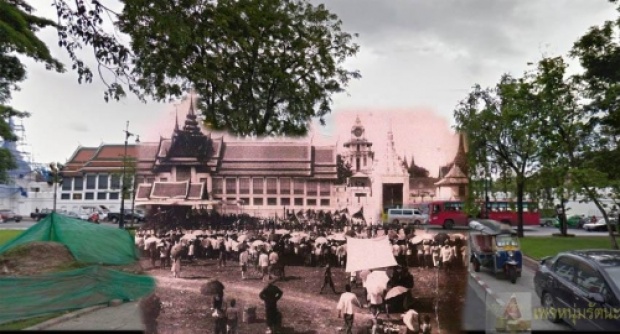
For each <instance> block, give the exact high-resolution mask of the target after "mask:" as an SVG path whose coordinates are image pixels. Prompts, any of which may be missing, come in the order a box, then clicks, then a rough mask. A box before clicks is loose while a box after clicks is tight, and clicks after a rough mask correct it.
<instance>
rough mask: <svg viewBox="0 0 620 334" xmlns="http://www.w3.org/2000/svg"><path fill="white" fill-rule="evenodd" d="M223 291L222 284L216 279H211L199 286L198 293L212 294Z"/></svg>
mask: <svg viewBox="0 0 620 334" xmlns="http://www.w3.org/2000/svg"><path fill="white" fill-rule="evenodd" d="M223 291H224V284H222V282H220V281H218V280H212V281H209V282H207V283H205V284H203V285H202V286H201V287H200V293H202V294H203V295H205V296H208V295H214V294H217V293H221V292H223Z"/></svg>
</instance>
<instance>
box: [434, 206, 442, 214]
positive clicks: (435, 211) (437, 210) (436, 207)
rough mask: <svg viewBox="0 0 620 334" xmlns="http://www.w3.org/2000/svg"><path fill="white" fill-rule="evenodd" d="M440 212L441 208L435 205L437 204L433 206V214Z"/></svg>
mask: <svg viewBox="0 0 620 334" xmlns="http://www.w3.org/2000/svg"><path fill="white" fill-rule="evenodd" d="M440 212H441V206H440V205H437V204H435V205H433V213H434V214H437V213H440Z"/></svg>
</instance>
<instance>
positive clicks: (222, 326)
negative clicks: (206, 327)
mask: <svg viewBox="0 0 620 334" xmlns="http://www.w3.org/2000/svg"><path fill="white" fill-rule="evenodd" d="M212 310H213V317H214V318H215V324H214V325H215V329H214V331H213V332H214V333H215V334H226V324H227V320H226V314H227V312H226V310H224V291H223V290H220V291H218V292H217V293H216V294H215V295H214V296H213V307H212Z"/></svg>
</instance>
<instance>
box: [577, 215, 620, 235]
mask: <svg viewBox="0 0 620 334" xmlns="http://www.w3.org/2000/svg"><path fill="white" fill-rule="evenodd" d="M617 225H618V220H616V219H612V218H610V219H609V226H610V227H611V229H612V230H615V228H616V226H617ZM583 229H584V230H586V231H588V232H592V231H607V223H606V222H605V218H601V219H599V220H597V221H596V223H586V224H583Z"/></svg>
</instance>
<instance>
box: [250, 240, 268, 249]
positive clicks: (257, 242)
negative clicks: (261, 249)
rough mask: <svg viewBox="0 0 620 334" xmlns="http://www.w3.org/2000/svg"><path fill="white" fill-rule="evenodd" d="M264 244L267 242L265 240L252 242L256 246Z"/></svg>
mask: <svg viewBox="0 0 620 334" xmlns="http://www.w3.org/2000/svg"><path fill="white" fill-rule="evenodd" d="M264 244H265V242H264V241H262V240H255V241H254V242H253V243H252V246H254V247H258V246H262V245H264Z"/></svg>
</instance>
